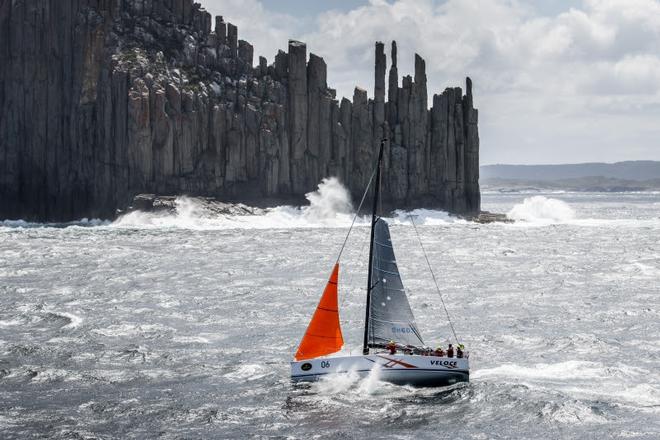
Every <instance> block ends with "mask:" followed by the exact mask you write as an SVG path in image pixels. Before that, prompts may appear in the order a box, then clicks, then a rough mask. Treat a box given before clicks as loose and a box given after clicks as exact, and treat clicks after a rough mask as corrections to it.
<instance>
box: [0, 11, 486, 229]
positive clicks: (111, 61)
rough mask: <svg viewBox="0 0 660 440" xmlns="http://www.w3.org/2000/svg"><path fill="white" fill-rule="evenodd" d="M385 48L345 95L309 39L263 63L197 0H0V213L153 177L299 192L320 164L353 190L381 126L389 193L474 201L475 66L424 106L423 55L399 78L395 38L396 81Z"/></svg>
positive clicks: (19, 213) (161, 190)
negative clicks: (369, 80)
mask: <svg viewBox="0 0 660 440" xmlns="http://www.w3.org/2000/svg"><path fill="white" fill-rule="evenodd" d="M212 26H213V29H212ZM384 51H385V48H384V45H383V44H382V43H377V44H376V68H375V79H376V82H375V84H376V87H375V96H374V98H373V99H369V98H368V97H367V92H366V91H364V90H362V89H359V88H356V89H355V93H354V96H353V101H352V102H351V101H349V100H348V99H342V100H341V102H339V101H338V100H337V99H336V96H335V91H334V90H333V89H331V88H328V85H327V81H326V70H327V69H326V64H325V62H324V61H323V58H321V57H319V56H316V55H314V54H310V56H309V60H308V57H307V49H306V46H305V44H303V43H300V42H296V41H291V42H290V43H289V47H288V52H283V51H280V52H279V53H278V54H277V55H276V57H275V60H274V62H273V63H272V64H270V65H268V63H267V61H266V59H265V58H263V57H259V60H258V62H257V63H256V66H254V63H253V49H252V46H251V45H250V44H249V43H248V42H246V41H243V40H238V30H237V29H236V27H235V26H233V25H232V24H231V23H226V22H224V21H223V19H222V17H216V18H215V19H214V20H213V19H212V17H211V15H210V14H208V13H207V12H206V11H204V10H203V9H202V8H201V7H200V6H199V5H198V4H193V2H192V0H0V85H1V86H0V218H29V219H39V220H70V219H73V218H80V217H112V216H113V215H114V213H115V210H116V209H117V208H118V207H122V206H125V205H126V204H127V203H128V202H129V201H130V200H131V199H132V197H133V195H135V194H136V193H144V192H152V193H158V194H192V195H201V196H214V197H218V198H224V199H228V200H243V201H250V200H259V201H263V200H269V199H270V200H275V199H285V198H286V199H294V200H295V199H302V196H303V195H304V194H305V193H306V192H308V191H311V190H313V189H315V187H316V185H317V184H318V182H319V181H320V180H321V178H323V177H326V176H338V177H339V178H340V179H341V180H342V181H343V182H344V183H345V184H346V185H347V186H348V188H349V189H350V191H351V193H352V194H353V195H354V197H359V196H360V195H361V194H362V191H363V190H364V186H365V185H366V183H367V181H368V179H369V177H370V175H371V171H372V169H373V165H374V161H375V159H376V152H377V148H378V145H379V141H380V139H381V138H382V137H388V138H390V139H391V143H389V144H388V148H387V151H386V154H385V170H384V181H383V184H384V187H385V194H384V197H385V201H386V203H387V204H388V205H390V206H397V207H403V206H413V205H417V206H422V205H423V206H429V207H438V208H444V209H447V210H449V211H453V212H463V213H465V212H478V211H479V209H480V194H479V183H478V179H479V176H478V173H479V136H478V129H477V110H476V109H474V108H473V103H472V91H471V82H470V80H469V79H468V80H467V87H466V94H465V95H463V93H462V90H461V89H460V88H450V89H447V90H445V91H444V92H443V93H442V94H440V95H435V96H434V98H433V103H432V106H431V109H430V110H429V106H428V102H427V89H426V73H425V63H424V60H423V59H422V58H420V57H419V56H417V55H416V57H415V75H414V78H412V77H410V76H406V77H404V78H403V83H402V85H401V86H399V81H398V72H397V65H396V58H397V54H396V44H395V43H393V44H392V52H391V59H392V63H391V67H390V71H389V79H388V83H387V87H386V82H385V75H386V68H387V65H386V64H387V63H386V55H385V52H384ZM386 93H387V99H386V97H385V95H386Z"/></svg>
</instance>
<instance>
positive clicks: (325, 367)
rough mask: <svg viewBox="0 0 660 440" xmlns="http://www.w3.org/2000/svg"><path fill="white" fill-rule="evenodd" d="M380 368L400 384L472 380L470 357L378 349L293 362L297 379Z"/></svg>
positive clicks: (436, 384)
mask: <svg viewBox="0 0 660 440" xmlns="http://www.w3.org/2000/svg"><path fill="white" fill-rule="evenodd" d="M374 368H375V369H378V378H379V380H382V381H384V382H390V383H393V384H396V385H411V386H418V387H439V386H447V385H453V384H455V383H458V382H468V381H469V379H470V365H469V362H468V359H467V358H461V359H459V358H448V357H436V356H419V355H402V354H401V355H400V354H394V355H390V354H387V353H378V354H371V355H361V356H336V357H320V358H316V359H309V360H304V361H297V362H291V379H292V380H293V381H296V382H299V381H315V380H319V379H320V378H321V377H323V376H327V375H332V374H349V373H357V374H359V375H360V376H367V375H368V374H369V373H370V372H371V371H372V370H373V369H374Z"/></svg>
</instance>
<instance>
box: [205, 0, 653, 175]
mask: <svg viewBox="0 0 660 440" xmlns="http://www.w3.org/2000/svg"><path fill="white" fill-rule="evenodd" d="M209 4H211V5H213V7H212V8H209V9H211V10H213V11H214V12H216V11H217V12H218V13H219V12H220V11H221V10H222V11H224V13H225V15H226V16H228V17H229V19H230V20H234V21H235V22H236V23H237V24H238V25H239V34H241V33H242V34H243V38H246V39H248V40H249V41H251V42H252V43H253V44H255V46H256V53H263V51H266V54H267V55H268V59H269V60H272V56H273V54H274V53H275V51H276V49H277V48H282V49H286V42H287V39H288V38H289V37H293V38H298V39H301V40H303V41H305V42H307V44H308V50H310V51H312V52H314V53H316V54H318V55H320V56H322V57H324V58H325V60H326V61H327V63H328V67H329V72H328V80H329V84H330V85H331V86H333V87H336V88H337V89H338V92H339V94H340V95H345V96H349V97H350V96H352V91H353V87H354V86H356V85H360V86H362V87H364V88H366V89H368V90H370V91H371V90H373V44H374V41H376V40H381V41H385V42H389V41H390V40H396V41H397V43H398V46H399V73H400V75H403V74H406V73H411V72H412V62H413V55H414V53H415V52H418V53H420V55H422V56H423V57H424V58H425V59H426V61H427V75H428V77H429V91H430V92H440V91H442V89H444V88H445V87H447V86H455V85H462V84H463V81H464V77H465V76H466V75H470V76H471V77H472V79H473V80H474V82H475V94H476V97H475V99H476V103H477V105H478V106H479V107H480V108H481V113H480V115H481V135H482V136H481V137H482V153H483V154H482V158H483V160H482V162H483V163H492V162H508V161H512V162H521V161H522V162H568V161H578V160H585V161H586V160H625V159H642V158H654V159H660V141H658V139H660V128H658V127H660V0H584V1H583V3H582V4H581V5H580V7H575V8H570V9H567V10H565V11H563V12H561V13H559V14H557V15H553V16H540V15H538V14H537V13H536V12H535V10H534V9H533V8H532V7H531V4H530V3H529V2H525V1H522V0H520V1H518V0H469V1H468V0H447V1H445V2H442V3H439V2H436V1H432V0H390V1H385V0H370V2H369V3H368V4H366V5H364V6H361V7H358V8H355V9H353V10H350V11H348V12H338V11H330V12H326V13H323V14H321V15H319V16H318V17H317V18H316V20H315V21H314V22H312V23H310V22H308V21H304V20H300V19H299V18H295V17H293V16H288V15H282V14H274V13H271V12H269V11H268V10H266V9H264V8H263V6H262V5H261V4H260V3H259V2H258V1H257V0H246V1H239V0H217V1H215V2H209ZM216 6H217V7H216ZM245 11H249V13H246V12H245ZM387 52H388V58H389V50H388V51H387ZM388 61H389V60H388Z"/></svg>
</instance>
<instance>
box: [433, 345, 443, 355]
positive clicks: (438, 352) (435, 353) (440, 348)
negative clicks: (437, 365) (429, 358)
mask: <svg viewBox="0 0 660 440" xmlns="http://www.w3.org/2000/svg"><path fill="white" fill-rule="evenodd" d="M433 355H434V356H437V357H443V356H444V355H445V352H444V351H443V350H442V347H438V348H436V349H435V351H434V352H433Z"/></svg>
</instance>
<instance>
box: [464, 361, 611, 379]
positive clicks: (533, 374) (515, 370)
mask: <svg viewBox="0 0 660 440" xmlns="http://www.w3.org/2000/svg"><path fill="white" fill-rule="evenodd" d="M607 375H608V374H607V369H606V368H605V367H603V366H602V365H600V364H597V363H594V362H586V361H566V362H560V363H557V364H536V365H534V366H533V367H528V366H522V365H516V364H505V365H500V366H499V367H495V368H488V369H483V370H478V371H476V372H475V373H474V374H472V376H473V377H475V378H483V377H510V378H515V379H527V380H562V381H567V380H571V379H599V378H603V377H606V376H607Z"/></svg>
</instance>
